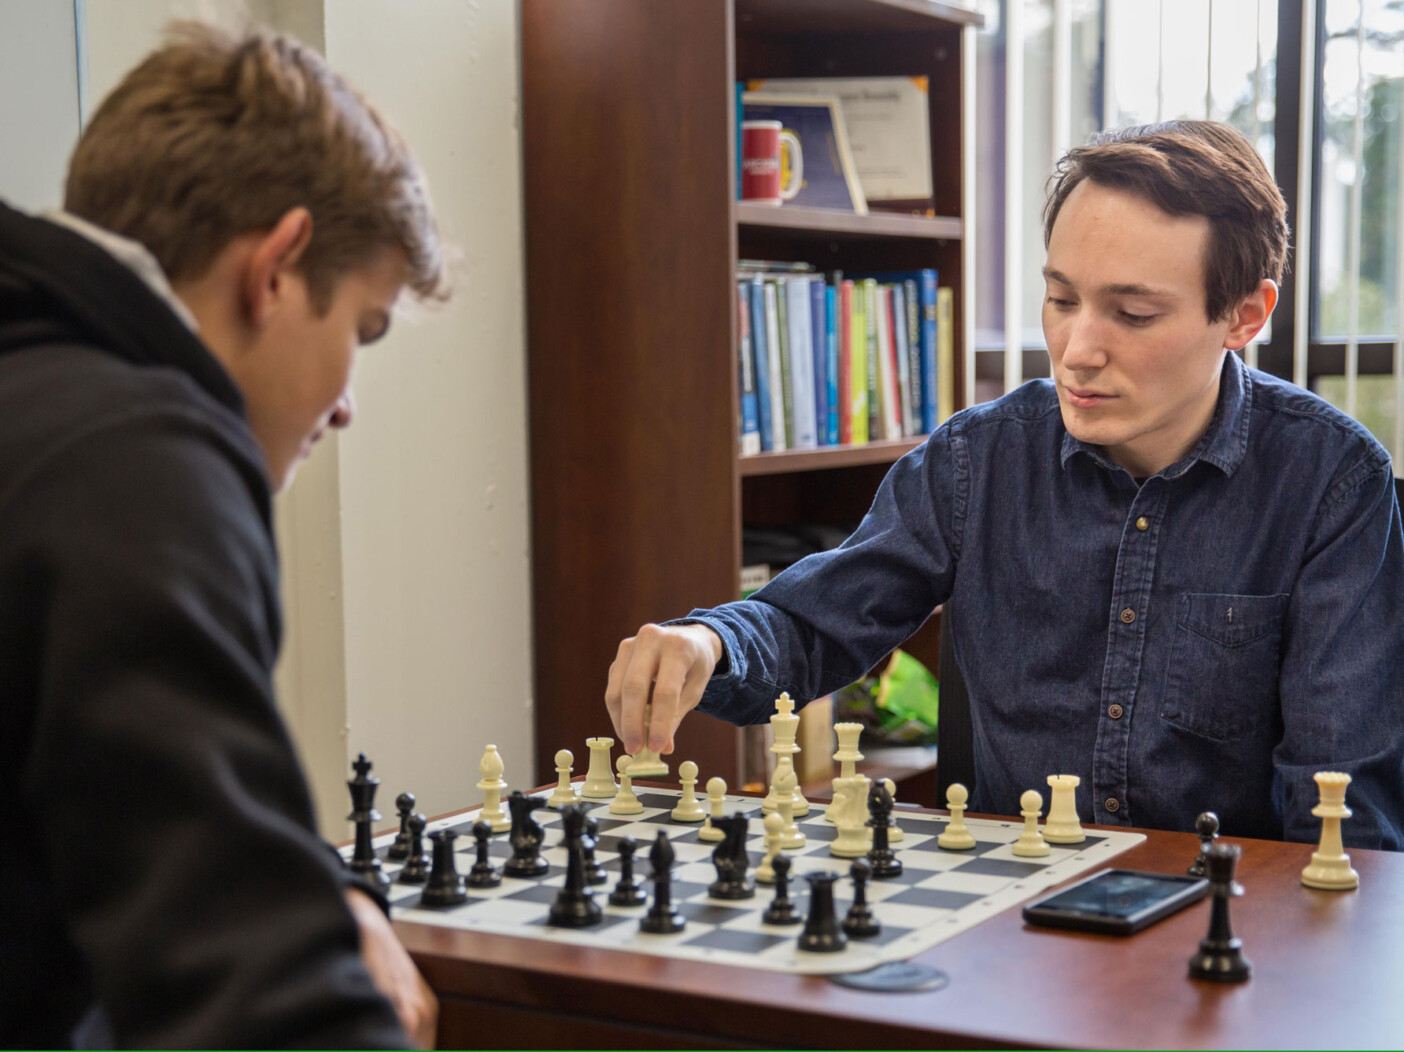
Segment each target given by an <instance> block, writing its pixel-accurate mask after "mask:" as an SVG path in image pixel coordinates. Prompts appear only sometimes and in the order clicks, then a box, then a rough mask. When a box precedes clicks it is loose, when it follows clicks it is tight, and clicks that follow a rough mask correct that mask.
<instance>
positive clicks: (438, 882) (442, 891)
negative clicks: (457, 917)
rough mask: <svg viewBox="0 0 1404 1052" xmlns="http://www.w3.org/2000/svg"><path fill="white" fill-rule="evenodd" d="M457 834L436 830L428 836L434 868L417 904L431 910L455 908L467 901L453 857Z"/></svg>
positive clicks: (450, 830) (448, 830)
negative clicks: (432, 852) (432, 853)
mask: <svg viewBox="0 0 1404 1052" xmlns="http://www.w3.org/2000/svg"><path fill="white" fill-rule="evenodd" d="M456 839H458V834H457V833H456V832H454V831H453V830H452V829H438V830H435V831H434V832H432V833H430V834H429V840H430V841H431V842H432V843H433V845H434V868H433V869H432V870H430V872H429V883H428V884H426V885H424V891H423V892H422V893H421V894H420V896H419V904H420V905H421V906H428V907H430V908H433V909H442V908H443V907H445V906H457V905H459V904H460V903H463V902H467V901H468V892H466V891H464V890H463V878H462V877H460V876H459V875H458V861H457V860H456V859H455V858H454V857H453V842H454V841H455V840H456Z"/></svg>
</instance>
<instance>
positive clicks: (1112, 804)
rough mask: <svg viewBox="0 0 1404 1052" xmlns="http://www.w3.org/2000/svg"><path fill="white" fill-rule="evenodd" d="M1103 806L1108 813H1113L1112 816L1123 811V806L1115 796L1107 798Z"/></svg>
mask: <svg viewBox="0 0 1404 1052" xmlns="http://www.w3.org/2000/svg"><path fill="white" fill-rule="evenodd" d="M1102 806H1103V807H1105V808H1106V809H1107V810H1108V811H1110V812H1112V814H1115V813H1116V812H1117V811H1120V810H1121V805H1120V804H1119V803H1117V802H1116V797H1114V796H1109V797H1107V799H1106V802H1104V803H1103V804H1102Z"/></svg>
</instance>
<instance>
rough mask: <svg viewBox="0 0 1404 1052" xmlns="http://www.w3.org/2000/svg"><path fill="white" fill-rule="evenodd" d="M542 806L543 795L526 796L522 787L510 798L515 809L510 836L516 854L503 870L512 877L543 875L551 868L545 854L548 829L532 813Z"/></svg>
mask: <svg viewBox="0 0 1404 1052" xmlns="http://www.w3.org/2000/svg"><path fill="white" fill-rule="evenodd" d="M542 806H544V805H543V804H542V802H541V798H540V797H539V796H526V795H525V794H523V793H522V791H521V790H520V789H516V790H514V791H513V792H512V795H511V797H510V798H509V799H508V801H507V807H508V809H509V810H511V812H512V832H511V833H510V834H508V837H507V839H508V842H509V843H510V844H511V845H512V857H511V858H509V859H508V860H507V861H506V863H505V864H504V865H503V866H502V871H503V872H504V873H506V874H507V875H508V876H509V877H541V876H545V875H546V872H547V871H548V870H549V869H550V868H551V867H550V864H549V863H548V862H547V861H546V860H545V859H544V858H542V857H541V841H542V840H543V839H545V837H546V833H545V831H543V830H542V828H541V826H540V825H539V824H538V823H537V821H536V819H534V818H532V817H531V813H532V812H533V811H535V810H536V809H537V808H538V807H542Z"/></svg>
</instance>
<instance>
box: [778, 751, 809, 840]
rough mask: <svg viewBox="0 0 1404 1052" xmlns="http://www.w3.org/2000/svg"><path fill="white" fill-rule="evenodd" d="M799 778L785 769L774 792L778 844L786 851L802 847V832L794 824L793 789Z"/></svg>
mask: <svg viewBox="0 0 1404 1052" xmlns="http://www.w3.org/2000/svg"><path fill="white" fill-rule="evenodd" d="M798 785H799V779H798V778H796V777H795V772H794V771H792V770H790V771H785V772H784V773H783V774H782V775H781V777H780V784H779V785H778V786H777V787H776V788H777V789H778V790H779V791H778V792H777V793H776V794H775V813H776V814H777V815H779V816H780V822H781V826H780V846H781V847H783V848H784V849H785V850H786V851H796V850H798V849H799V848H802V847H804V834H803V833H801V832H800V828H799V826H797V825H795V789H796V787H797V786H798Z"/></svg>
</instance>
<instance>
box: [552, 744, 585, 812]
mask: <svg viewBox="0 0 1404 1052" xmlns="http://www.w3.org/2000/svg"><path fill="white" fill-rule="evenodd" d="M574 761H575V756H574V755H573V754H572V753H571V751H570V750H569V749H562V750H561V751H560V752H558V753H556V789H555V791H554V792H553V793H552V794H551V795H550V796H548V797H547V798H546V806H547V807H565V806H566V805H567V804H578V803H580V797H579V796H577V795H576V793H575V788H574V787H573V786H572V785H571V784H570V772H571V771H572V770H573V769H574V768H572V767H571V764H572V763H573V762H574Z"/></svg>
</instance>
